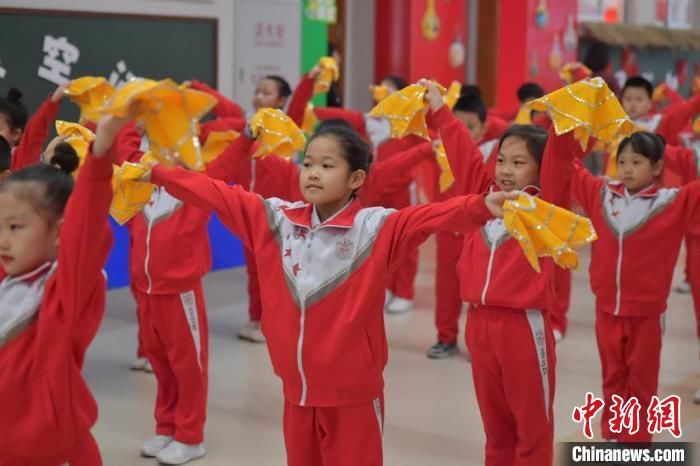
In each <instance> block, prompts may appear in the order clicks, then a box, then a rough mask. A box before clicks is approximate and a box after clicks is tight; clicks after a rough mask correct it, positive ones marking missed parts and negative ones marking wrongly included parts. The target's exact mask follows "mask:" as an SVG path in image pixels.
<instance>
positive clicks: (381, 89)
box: [369, 84, 389, 103]
mask: <svg viewBox="0 0 700 466" xmlns="http://www.w3.org/2000/svg"><path fill="white" fill-rule="evenodd" d="M369 91H370V92H371V93H372V98H373V99H374V102H375V103H379V102H381V101H382V100H384V99H386V98H387V97H389V88H388V87H386V86H384V85H382V84H380V85H379V86H375V85H374V84H373V85H371V86H369Z"/></svg>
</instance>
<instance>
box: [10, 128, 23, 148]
mask: <svg viewBox="0 0 700 466" xmlns="http://www.w3.org/2000/svg"><path fill="white" fill-rule="evenodd" d="M21 137H22V128H15V129H13V130H12V132H11V133H10V139H11V141H10V142H11V143H12V145H13V146H16V145H17V144H18V143H19V140H20V138H21Z"/></svg>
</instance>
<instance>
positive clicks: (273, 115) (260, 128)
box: [250, 108, 306, 159]
mask: <svg viewBox="0 0 700 466" xmlns="http://www.w3.org/2000/svg"><path fill="white" fill-rule="evenodd" d="M250 130H251V132H252V133H253V136H255V137H256V138H258V142H259V143H260V146H259V147H258V150H256V151H255V154H253V157H261V156H263V157H264V156H266V155H268V154H275V155H277V156H279V157H282V158H284V159H290V158H292V156H293V155H294V153H296V152H299V151H302V150H304V146H305V145H306V137H305V136H304V133H303V132H302V131H301V130H300V129H299V127H298V126H297V125H295V124H294V121H292V119H291V118H289V116H287V114H285V113H284V112H282V111H281V110H277V109H273V108H262V109H260V110H258V113H256V114H255V116H254V117H253V120H252V121H251V122H250Z"/></svg>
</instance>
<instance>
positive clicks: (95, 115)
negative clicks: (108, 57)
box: [66, 76, 114, 123]
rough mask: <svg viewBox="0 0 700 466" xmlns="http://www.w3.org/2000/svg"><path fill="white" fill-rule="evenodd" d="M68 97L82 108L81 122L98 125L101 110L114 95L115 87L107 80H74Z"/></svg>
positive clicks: (87, 78)
mask: <svg viewBox="0 0 700 466" xmlns="http://www.w3.org/2000/svg"><path fill="white" fill-rule="evenodd" d="M66 95H67V96H69V97H70V100H71V101H73V102H74V103H76V104H78V106H79V107H80V121H81V122H92V123H97V120H99V118H100V112H99V110H100V109H101V108H102V107H103V106H104V105H105V104H106V103H107V102H108V101H109V99H111V98H112V96H113V95H114V87H112V85H111V84H110V83H109V82H108V81H107V80H106V79H105V78H100V77H95V76H85V77H82V78H78V79H74V80H72V81H71V82H70V83H69V84H68V87H67V88H66Z"/></svg>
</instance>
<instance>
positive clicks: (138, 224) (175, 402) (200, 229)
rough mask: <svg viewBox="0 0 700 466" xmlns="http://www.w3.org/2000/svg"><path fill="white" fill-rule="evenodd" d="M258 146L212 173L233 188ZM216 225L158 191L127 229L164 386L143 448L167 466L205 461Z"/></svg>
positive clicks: (150, 349) (145, 327) (245, 145)
mask: <svg viewBox="0 0 700 466" xmlns="http://www.w3.org/2000/svg"><path fill="white" fill-rule="evenodd" d="M252 143H253V141H252V140H250V139H249V138H247V137H243V136H242V137H239V138H237V139H236V140H235V141H234V142H233V144H232V145H231V146H230V147H229V148H227V150H226V151H224V153H222V154H221V155H220V156H219V157H217V159H215V160H214V161H213V162H211V163H210V164H209V165H208V166H207V173H208V174H209V175H210V176H211V177H213V178H216V179H221V180H223V181H225V182H231V181H232V179H233V177H234V175H235V173H236V164H237V161H238V160H240V159H242V158H243V157H246V156H247V155H248V154H249V152H250V150H251V146H252ZM282 162H284V161H282ZM285 163H286V162H285ZM210 217H211V211H210V210H206V209H200V208H198V207H196V206H194V205H191V204H183V203H182V202H181V201H179V200H178V199H176V198H174V197H173V196H172V195H171V194H170V193H169V192H168V191H167V190H166V189H165V188H163V187H160V188H157V189H156V191H155V192H154V193H153V196H152V197H151V201H150V202H149V204H148V205H146V206H145V207H144V209H143V211H142V212H141V213H140V214H138V215H137V216H135V217H134V218H133V219H132V220H131V221H130V222H129V223H128V224H127V226H128V228H129V229H130V234H131V240H132V244H131V249H130V260H129V263H130V273H131V282H132V292H133V294H134V297H135V299H136V301H137V306H138V310H139V320H140V322H139V323H140V326H141V329H140V332H141V335H142V338H143V346H144V351H145V353H146V357H147V359H148V361H149V362H150V364H151V366H152V368H153V373H154V374H155V376H156V380H157V382H158V390H157V397H156V406H155V413H154V416H155V420H156V435H155V436H154V437H153V438H151V439H149V440H148V441H147V442H145V443H144V444H143V446H142V447H141V454H142V455H143V456H146V457H155V458H157V459H158V461H160V462H161V463H164V464H184V463H186V462H189V461H192V460H194V459H197V458H200V457H202V456H204V455H205V454H206V451H205V448H204V445H203V440H204V424H205V421H206V403H207V386H208V361H209V357H208V340H209V332H208V327H207V315H206V303H205V299H204V291H203V288H202V278H203V277H204V276H205V275H206V274H207V273H208V272H209V269H210V268H211V250H210V244H209V235H208V230H207V225H208V222H209V219H210Z"/></svg>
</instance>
